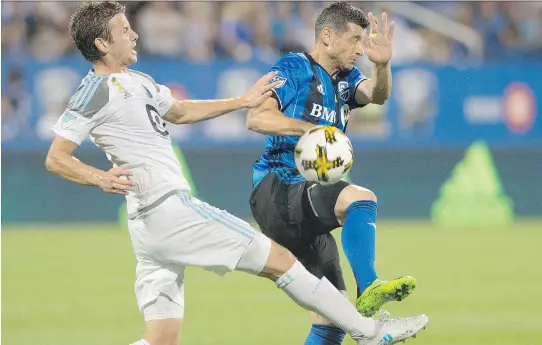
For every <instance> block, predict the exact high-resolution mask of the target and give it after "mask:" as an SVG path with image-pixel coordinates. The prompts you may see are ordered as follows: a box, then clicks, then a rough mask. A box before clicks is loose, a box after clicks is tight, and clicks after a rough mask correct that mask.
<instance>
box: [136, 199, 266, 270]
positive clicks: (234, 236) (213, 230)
mask: <svg viewBox="0 0 542 345" xmlns="http://www.w3.org/2000/svg"><path fill="white" fill-rule="evenodd" d="M141 217H143V218H142V219H144V222H145V224H146V227H147V228H148V231H147V233H145V234H144V235H143V236H141V237H142V239H143V242H144V244H143V249H144V250H143V251H144V254H145V255H146V256H149V257H151V258H153V259H154V260H155V261H157V262H161V263H164V264H167V265H173V266H179V267H185V266H196V267H201V268H204V269H207V270H210V271H213V272H216V273H219V274H224V273H226V272H229V271H232V270H233V269H235V268H236V266H237V264H238V262H239V260H240V258H241V257H242V256H243V254H244V253H245V251H246V250H247V248H248V246H249V245H250V244H251V243H252V242H253V241H254V239H255V238H256V236H257V234H258V233H257V232H256V231H255V230H254V229H253V228H252V227H251V226H250V225H249V224H248V223H247V222H245V221H243V220H241V219H239V218H237V217H234V216H232V215H231V214H229V213H228V212H226V211H224V210H220V209H218V208H216V207H213V206H211V205H209V204H207V203H205V202H202V201H200V200H198V199H197V198H194V197H192V196H190V195H188V194H179V195H173V196H171V197H170V198H169V199H168V200H166V201H165V202H164V203H163V204H162V205H160V206H159V207H157V208H156V210H154V211H153V212H151V213H149V214H148V215H142V216H141ZM134 221H137V219H136V220H134ZM136 254H140V253H138V252H137V251H136ZM264 263H265V262H264ZM255 269H256V268H255Z"/></svg>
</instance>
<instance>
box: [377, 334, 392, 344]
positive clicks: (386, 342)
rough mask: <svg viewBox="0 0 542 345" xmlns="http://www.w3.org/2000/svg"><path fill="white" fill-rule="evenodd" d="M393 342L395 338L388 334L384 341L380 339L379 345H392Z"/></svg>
mask: <svg viewBox="0 0 542 345" xmlns="http://www.w3.org/2000/svg"><path fill="white" fill-rule="evenodd" d="M392 340H393V337H392V336H391V334H389V333H387V334H386V335H384V337H383V338H382V339H380V341H379V342H378V344H377V345H389V344H391V342H392Z"/></svg>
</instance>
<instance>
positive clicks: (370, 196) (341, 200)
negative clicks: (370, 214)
mask: <svg viewBox="0 0 542 345" xmlns="http://www.w3.org/2000/svg"><path fill="white" fill-rule="evenodd" d="M363 200H370V201H374V202H377V201H378V200H377V198H376V194H375V193H373V191H371V190H370V189H367V188H364V187H360V186H356V185H349V186H348V187H346V188H344V189H343V190H342V191H341V193H340V194H339V197H338V198H337V203H336V204H335V215H336V216H337V219H338V220H339V222H340V223H341V224H342V222H343V220H344V217H345V215H346V209H347V208H348V206H350V204H352V203H353V202H356V201H363Z"/></svg>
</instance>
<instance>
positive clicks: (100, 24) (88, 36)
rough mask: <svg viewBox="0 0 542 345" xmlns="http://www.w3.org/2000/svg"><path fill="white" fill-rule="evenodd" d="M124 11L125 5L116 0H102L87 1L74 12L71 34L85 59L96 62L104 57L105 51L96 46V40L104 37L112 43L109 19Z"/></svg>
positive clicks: (71, 21)
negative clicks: (98, 0)
mask: <svg viewBox="0 0 542 345" xmlns="http://www.w3.org/2000/svg"><path fill="white" fill-rule="evenodd" d="M124 11H125V7H124V6H122V5H121V4H119V3H118V2H116V1H100V2H85V3H84V4H82V5H81V7H79V8H78V9H77V10H76V11H75V12H74V13H73V15H72V17H71V20H70V35H71V36H72V39H73V41H74V42H75V45H76V46H77V49H79V50H80V51H81V54H82V55H83V57H84V58H85V59H87V60H88V61H90V62H94V61H96V60H99V59H101V58H102V56H103V53H102V52H101V51H100V50H99V49H98V47H96V44H95V43H94V41H95V40H96V39H97V38H103V39H105V40H106V41H107V42H110V43H111V42H112V41H113V37H112V36H111V30H110V28H109V21H110V20H111V18H113V17H114V16H116V15H117V14H119V13H124Z"/></svg>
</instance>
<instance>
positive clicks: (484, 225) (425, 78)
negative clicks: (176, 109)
mask: <svg viewBox="0 0 542 345" xmlns="http://www.w3.org/2000/svg"><path fill="white" fill-rule="evenodd" d="M325 4H326V3H324V2H317V3H312V2H299V3H296V2H280V3H278V2H277V3H272V2H269V3H268V2H252V3H248V2H244V3H238V2H198V3H190V2H182V3H181V2H179V3H174V2H153V3H145V2H129V3H126V5H127V8H128V15H129V18H130V20H131V22H132V25H133V27H134V28H135V30H136V31H137V32H138V34H139V36H140V39H139V42H138V50H139V60H140V62H138V63H137V65H135V66H134V68H135V69H139V70H141V71H143V72H145V73H148V74H150V75H152V76H153V77H154V78H155V79H156V80H157V81H158V82H160V83H163V84H166V85H168V86H169V87H170V88H171V89H172V90H173V92H174V94H175V95H176V97H178V98H196V99H203V98H215V97H217V98H222V97H234V96H239V95H240V94H241V93H242V92H243V91H244V90H245V89H246V88H247V87H248V86H250V84H251V83H252V82H253V81H255V80H256V79H257V78H258V76H260V75H261V74H263V73H264V72H266V71H267V69H268V68H269V67H270V65H271V64H273V62H274V61H275V60H276V59H277V58H278V57H280V55H281V54H283V53H285V52H288V51H298V50H310V49H311V45H312V44H313V40H314V39H313V23H314V20H315V18H316V16H317V14H318V13H319V11H320V9H321V8H322V7H323V6H324V5H325ZM355 4H357V5H359V6H360V7H361V8H363V9H364V10H365V11H366V12H368V11H370V10H373V11H375V12H377V13H380V12H381V11H382V10H386V11H387V12H388V13H389V14H390V16H391V17H392V18H393V19H394V20H395V21H396V22H397V28H396V37H395V40H394V57H393V68H394V82H393V83H394V84H393V92H392V96H391V99H390V100H389V101H388V103H387V104H386V105H385V106H383V107H381V106H368V107H365V108H364V109H362V110H361V111H359V112H357V113H355V114H352V116H351V118H350V119H351V120H350V125H349V132H348V134H349V136H350V137H351V139H352V141H353V144H354V147H355V153H356V161H355V164H354V168H353V171H352V173H351V175H350V178H351V179H352V180H353V181H354V182H356V183H358V184H362V185H364V186H367V187H369V188H371V189H372V190H374V191H375V192H376V194H377V195H378V197H379V204H380V210H379V228H378V229H379V233H378V255H377V267H378V269H379V271H380V272H381V274H382V275H383V277H394V276H395V275H398V274H404V273H405V272H407V273H409V274H411V275H414V276H416V277H417V278H418V279H419V283H420V285H419V289H418V291H417V292H416V294H415V295H413V296H412V297H410V298H409V299H408V300H406V301H405V302H404V303H402V304H397V305H393V306H390V307H389V310H390V311H391V312H392V313H393V314H394V315H407V314H411V313H418V312H425V313H427V314H428V315H429V316H430V317H431V321H430V327H429V329H428V331H427V332H426V333H425V334H423V335H422V336H421V337H420V338H418V339H416V340H415V341H412V343H413V344H414V343H418V344H433V345H435V344H436V345H441V344H442V345H444V344H446V345H448V344H450V345H451V344H465V345H468V344H477V345H478V344H490V343H491V344H529V345H530V344H533V345H534V344H541V343H542V317H541V316H540V313H539V310H540V309H541V308H542V299H541V298H540V293H539V291H540V286H541V285H542V269H541V268H540V267H541V264H542V254H541V250H540V248H541V245H542V201H541V200H542V183H541V182H540V180H541V178H542V119H541V118H540V117H541V110H540V109H541V102H542V91H541V90H542V63H541V60H542V6H541V5H540V4H539V3H512V2H502V3H495V2H483V3H482V2H481V3H460V2H417V3H413V2H401V3H368V2H364V3H360V2H356V3H355ZM76 6H77V3H75V2H43V3H39V2H19V3H17V2H2V42H1V44H2V76H1V78H2V176H1V177H2V230H3V232H2V242H3V245H2V282H3V284H2V306H3V308H2V331H3V332H2V343H3V344H6V345H29V344H34V343H38V342H39V343H44V344H55V345H64V344H75V343H76V344H81V345H84V344H97V343H99V344H104V345H106V344H128V343H130V342H132V341H135V340H136V339H137V337H138V334H139V333H140V332H141V329H142V327H141V320H140V316H139V314H138V311H137V309H136V306H135V299H134V295H133V292H132V286H133V275H134V274H133V273H134V258H133V254H132V252H131V248H130V243H129V237H128V235H127V232H126V230H125V228H124V225H123V218H122V216H120V217H119V215H122V210H123V199H122V198H121V197H115V196H110V195H104V194H103V193H102V192H101V191H100V190H97V189H92V188H86V187H81V186H77V185H74V184H70V183H68V182H65V181H62V180H60V179H59V178H57V177H55V176H52V175H51V174H49V173H47V172H46V171H45V169H44V157H45V154H46V149H47V147H48V144H49V143H50V141H51V139H52V136H51V132H50V131H49V128H50V126H51V125H52V124H53V123H54V122H55V121H56V119H57V118H58V116H59V114H60V113H61V112H62V110H63V108H64V106H65V104H66V102H67V100H68V99H69V97H70V96H71V94H72V93H73V91H74V90H75V89H76V88H77V85H78V83H79V80H80V78H81V77H82V76H83V75H85V74H86V72H87V70H88V68H89V67H88V65H87V64H86V62H85V61H84V60H83V58H81V57H80V56H79V55H78V54H77V52H76V50H75V48H74V46H73V44H72V43H71V42H70V40H69V35H68V32H67V22H68V19H69V13H70V12H71V11H72V10H73V9H74V8H75V7H76ZM359 67H360V68H361V70H362V71H364V72H365V73H366V74H370V64H369V63H368V62H367V61H366V59H364V58H362V59H360V62H359ZM244 116H245V113H244V112H238V113H234V114H230V115H228V116H224V117H223V118H219V119H216V120H213V121H210V122H207V123H202V124H198V125H193V126H178V127H173V126H169V127H168V130H169V131H170V132H171V133H172V137H173V139H174V141H175V144H176V145H178V146H179V147H180V148H182V152H181V151H180V150H179V153H180V155H182V157H181V158H182V159H184V160H185V161H186V163H187V166H188V168H189V171H187V173H189V175H190V176H191V180H192V182H193V185H194V187H195V193H197V195H198V196H199V197H200V198H202V199H204V200H205V201H208V202H209V203H211V204H214V205H216V206H218V207H221V208H225V209H227V210H229V211H230V212H232V213H234V214H236V215H238V216H240V217H243V218H245V219H248V220H250V210H249V207H248V195H249V193H250V190H251V163H252V162H253V161H254V160H256V159H257V157H258V155H259V153H260V151H261V149H262V148H263V146H264V143H263V138H262V137H260V136H258V135H256V134H254V133H251V132H249V131H247V130H246V129H245V125H244ZM77 156H78V157H79V158H80V159H81V160H83V161H84V162H87V163H89V164H93V165H96V166H98V167H100V168H103V169H107V168H108V167H109V164H108V162H107V161H106V159H105V157H104V155H103V154H102V153H101V152H100V151H99V150H98V149H97V148H95V147H94V146H93V145H92V144H89V143H88V142H87V143H85V144H83V145H82V147H81V148H80V149H79V150H78V151H77ZM336 232H337V236H340V231H339V230H338V231H336ZM343 261H344V260H343ZM344 267H345V272H346V275H347V278H348V286H349V287H350V288H351V289H350V290H351V291H352V290H354V289H353V288H352V287H353V286H354V285H353V278H352V276H351V273H350V270H349V269H348V267H347V265H345V266H344ZM188 277H189V278H188V285H187V296H188V297H187V313H188V315H189V318H187V320H186V323H185V326H186V327H185V333H184V334H183V341H182V343H184V344H222V345H229V344H236V345H237V344H253V343H258V344H262V345H266V344H301V343H302V340H303V338H304V336H305V335H306V332H307V330H308V328H309V323H308V322H307V320H306V318H305V315H304V313H303V311H301V310H299V309H298V308H296V307H295V306H293V305H292V304H291V303H290V302H289V301H288V300H287V298H286V297H285V296H283V295H282V294H281V293H280V292H279V291H276V289H275V288H274V287H273V286H272V284H268V283H266V282H263V281H259V280H255V279H251V278H247V277H246V276H245V275H243V274H234V275H231V276H229V277H226V278H225V279H223V280H220V279H219V278H217V277H215V276H213V275H211V274H209V273H206V272H202V271H199V270H189V275H188ZM277 330H280V331H277Z"/></svg>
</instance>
